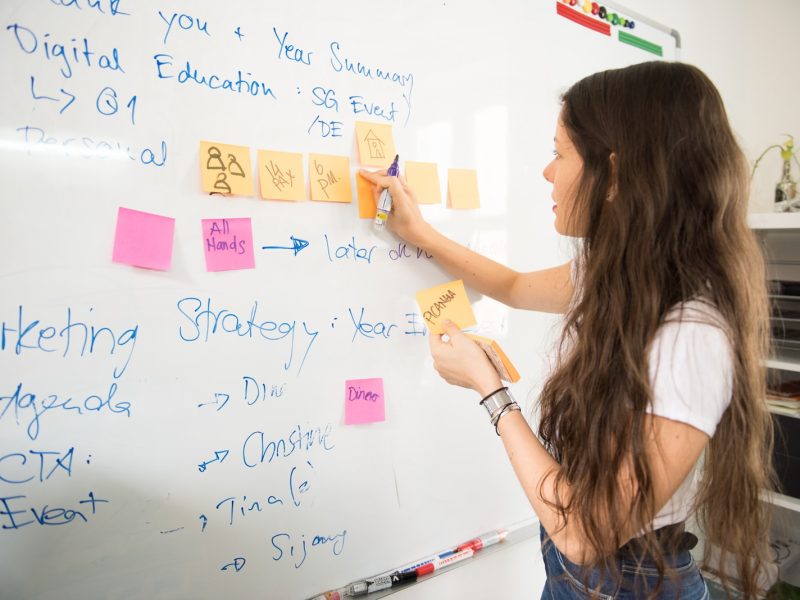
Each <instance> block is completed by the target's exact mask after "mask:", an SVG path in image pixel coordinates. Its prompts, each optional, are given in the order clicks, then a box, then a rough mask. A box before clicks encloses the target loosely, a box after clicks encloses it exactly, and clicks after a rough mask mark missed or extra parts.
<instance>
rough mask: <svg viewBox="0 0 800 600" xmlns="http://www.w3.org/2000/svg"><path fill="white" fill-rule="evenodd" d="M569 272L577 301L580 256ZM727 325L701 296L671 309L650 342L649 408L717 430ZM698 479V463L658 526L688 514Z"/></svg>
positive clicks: (727, 389) (728, 381) (725, 378)
mask: <svg viewBox="0 0 800 600" xmlns="http://www.w3.org/2000/svg"><path fill="white" fill-rule="evenodd" d="M570 274H571V277H572V283H573V286H574V287H575V290H576V292H575V294H574V296H573V302H575V301H577V298H578V297H579V295H580V288H581V287H582V272H581V269H580V266H579V265H578V261H577V260H574V261H572V264H571V265H570ZM724 327H725V320H724V319H723V317H722V315H720V314H719V312H718V311H717V309H716V308H714V307H713V306H712V305H710V304H708V303H707V302H702V301H701V300H691V301H688V302H684V303H683V304H681V305H679V306H676V307H674V308H673V309H672V310H671V311H670V312H669V313H668V314H667V317H666V318H665V321H664V324H663V325H662V326H661V327H660V328H659V329H658V331H657V332H656V336H655V338H654V339H653V343H652V345H651V346H650V355H649V357H648V361H649V373H650V384H651V386H652V390H653V406H652V409H651V410H649V411H648V412H651V413H652V414H654V415H658V416H659V417H664V418H667V419H672V420H673V421H680V422H681V423H687V424H688V425H691V426H692V427H695V428H697V429H699V430H700V431H703V432H704V433H705V434H706V435H708V436H709V437H712V436H713V435H714V432H715V431H716V429H717V425H718V424H719V422H720V420H721V419H722V414H723V413H724V412H725V410H726V409H727V408H728V405H729V404H730V402H731V394H732V393H733V359H732V356H733V354H732V349H731V345H730V342H729V341H728V337H727V335H726V334H725V329H724ZM698 462H699V460H698ZM698 482H699V472H698V466H697V464H695V466H694V467H693V468H692V470H691V471H689V474H688V475H687V476H686V478H685V479H684V480H683V482H682V483H681V485H680V486H679V487H678V489H677V490H676V491H675V493H674V494H673V495H672V497H671V498H670V499H669V500H668V501H667V503H666V504H665V505H664V507H663V508H662V509H661V510H660V511H659V512H658V514H657V515H656V516H655V518H654V519H653V529H654V530H655V529H658V528H660V527H664V526H666V525H671V524H672V523H679V522H681V521H684V520H686V518H687V517H688V516H689V515H690V513H691V509H692V504H693V500H694V496H695V493H696V492H697V486H698Z"/></svg>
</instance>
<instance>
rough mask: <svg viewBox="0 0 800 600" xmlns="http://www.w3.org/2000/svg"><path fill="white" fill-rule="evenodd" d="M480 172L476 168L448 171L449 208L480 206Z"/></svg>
mask: <svg viewBox="0 0 800 600" xmlns="http://www.w3.org/2000/svg"><path fill="white" fill-rule="evenodd" d="M480 207H481V200H480V198H479V196H478V174H477V173H476V171H475V169H449V170H448V171H447V208H461V209H464V208H480Z"/></svg>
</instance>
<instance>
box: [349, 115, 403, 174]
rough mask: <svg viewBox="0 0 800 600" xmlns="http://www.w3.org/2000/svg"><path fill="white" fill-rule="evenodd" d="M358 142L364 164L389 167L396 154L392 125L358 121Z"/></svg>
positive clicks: (360, 156) (359, 153) (360, 158)
mask: <svg viewBox="0 0 800 600" xmlns="http://www.w3.org/2000/svg"><path fill="white" fill-rule="evenodd" d="M356 143H357V144H358V156H359V160H360V162H361V164H362V165H365V166H368V167H384V168H385V167H388V166H389V165H390V164H392V161H393V160H394V155H395V154H396V151H395V147H394V138H393V137H392V126H391V125H385V124H383V123H367V122H365V121H356Z"/></svg>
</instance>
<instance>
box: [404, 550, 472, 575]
mask: <svg viewBox="0 0 800 600" xmlns="http://www.w3.org/2000/svg"><path fill="white" fill-rule="evenodd" d="M474 554H475V550H473V549H472V548H467V549H466V550H461V551H459V552H455V553H453V554H451V555H450V556H446V557H444V558H437V559H435V560H432V561H431V562H429V563H425V564H424V565H422V566H421V567H419V568H418V569H417V577H422V576H423V575H427V574H428V573H433V572H434V571H438V570H439V569H443V568H445V567H449V566H450V565H454V564H456V563H459V562H461V561H462V560H467V559H468V558H472V556H473V555H474Z"/></svg>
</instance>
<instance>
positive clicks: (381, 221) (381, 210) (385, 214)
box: [375, 154, 400, 230]
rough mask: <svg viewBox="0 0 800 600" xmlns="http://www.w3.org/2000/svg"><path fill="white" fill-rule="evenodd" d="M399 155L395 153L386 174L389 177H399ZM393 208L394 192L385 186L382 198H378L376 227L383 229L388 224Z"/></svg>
mask: <svg viewBox="0 0 800 600" xmlns="http://www.w3.org/2000/svg"><path fill="white" fill-rule="evenodd" d="M398 159H399V156H398V155H397V154H395V156H394V162H393V163H392V164H391V166H390V167H389V169H388V170H387V171H386V174H387V175H388V176H389V177H397V174H398V173H399V172H400V166H399V165H398V164H397V160H398ZM391 210H392V194H391V193H390V192H389V188H385V189H384V190H383V191H382V192H381V196H380V198H378V208H377V212H376V213H375V227H376V228H377V229H380V230H382V229H383V228H384V226H385V225H386V220H387V219H388V218H389V212H390V211H391Z"/></svg>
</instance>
